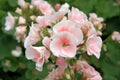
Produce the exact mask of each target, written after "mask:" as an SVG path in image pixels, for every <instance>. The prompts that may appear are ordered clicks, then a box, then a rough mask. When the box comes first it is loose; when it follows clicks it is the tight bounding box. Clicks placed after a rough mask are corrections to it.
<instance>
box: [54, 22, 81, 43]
mask: <svg viewBox="0 0 120 80" xmlns="http://www.w3.org/2000/svg"><path fill="white" fill-rule="evenodd" d="M53 31H54V32H55V33H60V32H68V33H70V34H72V35H73V36H74V37H75V40H76V42H77V44H80V43H81V42H82V41H83V33H82V31H81V29H80V28H78V27H76V24H75V23H74V22H72V21H70V20H63V21H61V22H59V23H57V24H56V25H55V26H54V27H53Z"/></svg>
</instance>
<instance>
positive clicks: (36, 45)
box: [5, 0, 104, 80]
mask: <svg viewBox="0 0 120 80" xmlns="http://www.w3.org/2000/svg"><path fill="white" fill-rule="evenodd" d="M18 5H19V6H20V8H17V9H16V13H18V16H16V17H14V16H12V14H11V13H10V12H9V13H8V16H7V17H6V23H5V30H7V31H9V30H12V29H14V28H15V36H16V39H17V41H18V42H23V43H24V47H25V48H26V51H25V56H26V58H27V59H28V60H32V61H34V62H35V63H36V69H37V70H39V71H42V69H43V64H44V63H45V62H46V63H48V62H50V61H52V62H53V64H54V65H56V66H57V68H56V69H53V70H52V71H51V72H50V74H49V75H48V77H47V78H46V79H45V80H55V79H60V78H63V76H64V74H65V75H66V79H70V80H71V75H72V74H73V75H74V72H75V70H78V71H80V72H81V74H82V73H83V76H84V77H85V78H86V79H87V80H102V78H101V76H100V74H99V73H98V72H97V71H96V70H95V69H94V68H93V67H92V66H90V65H89V64H88V63H87V61H86V60H85V58H84V56H83V55H84V54H88V55H86V56H91V55H94V56H96V58H97V59H99V58H100V51H101V47H102V39H101V37H100V36H101V35H102V32H101V31H102V28H103V27H104V23H103V21H104V20H103V18H101V17H98V16H97V15H96V14H95V13H90V15H89V18H88V17H87V15H86V14H85V13H83V12H82V11H80V10H79V9H77V8H75V7H72V8H71V9H69V5H68V4H67V3H65V4H63V5H60V4H57V5H56V6H55V8H56V10H55V9H54V8H53V7H52V6H51V5H50V4H49V3H48V2H47V1H44V0H31V3H28V2H25V1H24V0H18ZM14 25H15V26H14ZM16 25H17V26H16ZM14 53H15V52H14ZM72 61H73V62H72ZM54 68H55V67H54ZM68 68H69V69H70V72H69V73H68V72H67V71H66V69H68ZM73 75H72V77H74V76H73ZM64 77H65V76H64Z"/></svg>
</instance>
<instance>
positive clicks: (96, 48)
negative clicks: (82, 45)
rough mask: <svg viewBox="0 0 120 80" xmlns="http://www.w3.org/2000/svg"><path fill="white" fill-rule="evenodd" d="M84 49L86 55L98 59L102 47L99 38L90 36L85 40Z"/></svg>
mask: <svg viewBox="0 0 120 80" xmlns="http://www.w3.org/2000/svg"><path fill="white" fill-rule="evenodd" d="M86 47H87V54H88V55H95V56H96V57H97V58H99V57H100V51H101V47H102V39H101V38H100V37H99V36H95V35H92V36H90V37H89V38H88V39H87V42H86Z"/></svg>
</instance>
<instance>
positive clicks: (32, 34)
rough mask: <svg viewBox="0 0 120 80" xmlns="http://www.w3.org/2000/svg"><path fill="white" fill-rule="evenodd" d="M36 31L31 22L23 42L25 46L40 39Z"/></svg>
mask: <svg viewBox="0 0 120 80" xmlns="http://www.w3.org/2000/svg"><path fill="white" fill-rule="evenodd" d="M38 31H39V30H38V28H36V27H35V25H34V24H32V26H31V27H30V32H29V34H28V36H27V37H26V39H25V42H24V47H25V48H26V47H28V46H31V45H34V44H36V43H37V42H38V41H39V40H40V36H39V33H38Z"/></svg>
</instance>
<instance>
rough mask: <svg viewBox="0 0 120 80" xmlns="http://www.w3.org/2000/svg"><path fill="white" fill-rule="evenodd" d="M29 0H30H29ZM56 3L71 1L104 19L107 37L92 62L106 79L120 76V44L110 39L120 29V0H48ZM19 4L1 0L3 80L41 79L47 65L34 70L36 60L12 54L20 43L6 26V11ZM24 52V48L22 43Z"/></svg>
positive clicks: (0, 72) (0, 77) (0, 66)
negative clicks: (5, 28) (40, 69)
mask: <svg viewBox="0 0 120 80" xmlns="http://www.w3.org/2000/svg"><path fill="white" fill-rule="evenodd" d="M26 1H28V2H30V0H26ZM47 1H48V2H49V3H51V4H52V5H53V6H54V5H55V4H56V3H60V4H63V3H65V2H67V3H69V4H70V6H74V7H77V8H79V9H80V10H81V11H83V12H84V13H86V14H87V15H88V14H89V13H93V12H94V13H97V14H98V16H101V17H103V18H104V19H105V23H106V28H105V29H104V30H103V36H102V39H103V41H104V45H103V49H102V52H101V58H100V59H99V60H97V59H96V58H95V57H94V56H92V57H91V58H90V63H91V65H92V66H94V67H95V68H96V69H97V70H98V71H99V72H100V73H101V75H102V77H103V80H120V44H119V43H118V42H116V41H113V40H111V34H112V32H113V31H119V32H120V0H47ZM16 7H18V5H17V0H0V80H42V79H43V78H44V77H45V76H46V75H47V74H48V72H47V67H46V65H45V66H44V68H45V70H44V71H43V72H38V71H36V70H35V66H34V63H33V62H32V61H28V60H27V59H26V58H25V56H24V53H22V56H20V57H19V58H15V57H13V56H12V55H11V50H13V49H15V47H16V45H21V46H22V44H20V43H17V41H16V40H15V38H14V37H13V36H12V33H8V32H5V31H4V30H3V28H4V24H5V17H6V16H7V12H8V11H9V12H11V13H12V14H13V15H14V11H15V9H16ZM22 50H23V52H24V48H23V47H22Z"/></svg>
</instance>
